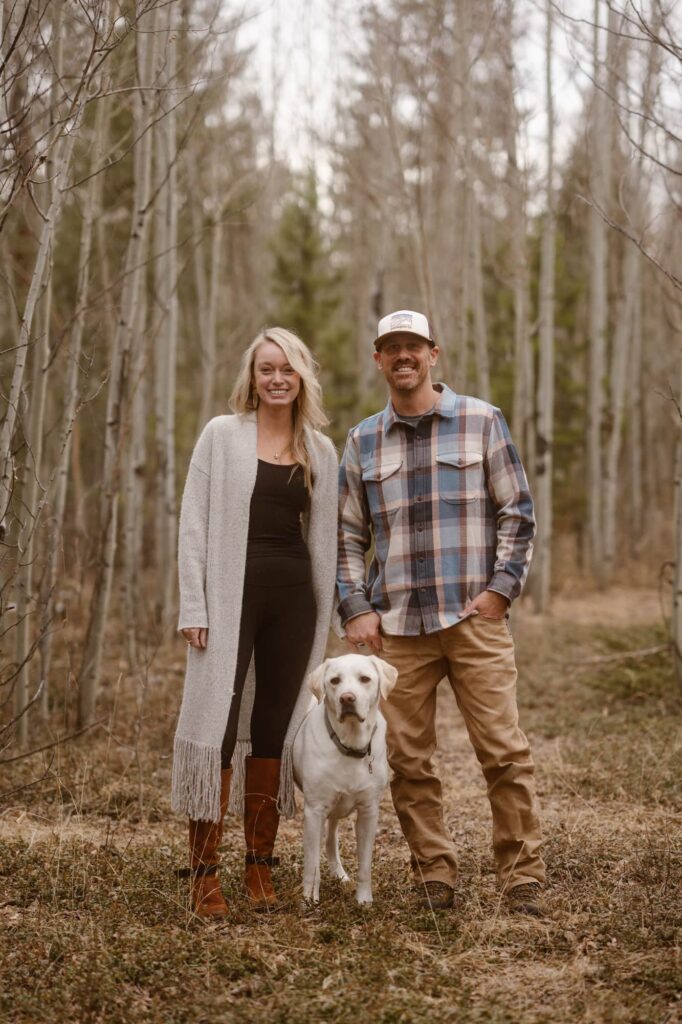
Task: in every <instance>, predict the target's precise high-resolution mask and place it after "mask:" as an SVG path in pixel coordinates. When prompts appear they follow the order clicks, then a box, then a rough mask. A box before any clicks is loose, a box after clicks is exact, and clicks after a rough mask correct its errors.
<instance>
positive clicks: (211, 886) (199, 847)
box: [187, 768, 232, 918]
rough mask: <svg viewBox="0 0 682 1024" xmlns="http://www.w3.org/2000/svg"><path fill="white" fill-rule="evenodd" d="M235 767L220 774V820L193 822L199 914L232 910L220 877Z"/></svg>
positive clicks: (195, 900)
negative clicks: (219, 867) (224, 822)
mask: <svg viewBox="0 0 682 1024" xmlns="http://www.w3.org/2000/svg"><path fill="white" fill-rule="evenodd" d="M231 782H232V769H231V768H223V769H222V771H221V773H220V821H194V820H193V819H192V818H190V821H189V857H190V868H189V870H188V871H187V874H189V875H190V877H191V879H192V883H191V892H192V910H193V911H194V913H195V914H197V916H198V917H206V918H220V917H227V915H228V913H229V911H228V907H227V903H226V902H225V897H224V896H223V891H222V889H221V888H220V881H219V880H218V873H217V872H218V865H219V861H218V848H219V846H220V840H221V839H222V837H223V818H224V817H225V812H226V811H227V802H228V800H229V798H230V784H231Z"/></svg>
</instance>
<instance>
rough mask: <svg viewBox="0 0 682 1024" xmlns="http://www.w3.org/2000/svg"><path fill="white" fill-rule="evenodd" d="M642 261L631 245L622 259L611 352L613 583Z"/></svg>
mask: <svg viewBox="0 0 682 1024" xmlns="http://www.w3.org/2000/svg"><path fill="white" fill-rule="evenodd" d="M640 268H641V257H640V253H639V251H638V250H637V249H636V248H635V246H634V245H632V244H631V243H629V242H628V243H626V247H625V253H624V255H623V281H622V288H621V295H620V301H619V304H618V309H617V312H616V321H615V328H614V332H613V345H612V351H611V374H610V384H611V403H610V413H609V421H610V428H611V433H610V435H609V439H608V443H607V446H606V452H605V459H604V581H605V582H606V583H609V582H611V579H612V577H613V572H614V569H615V559H616V550H617V547H618V540H619V537H618V520H617V515H616V513H617V509H618V495H619V486H618V485H619V464H620V453H621V448H622V442H623V419H624V415H623V414H624V411H625V394H626V388H627V367H628V362H629V357H630V345H631V338H632V326H633V320H634V315H635V306H636V302H637V292H638V290H639V276H640Z"/></svg>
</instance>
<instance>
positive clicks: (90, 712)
mask: <svg viewBox="0 0 682 1024" xmlns="http://www.w3.org/2000/svg"><path fill="white" fill-rule="evenodd" d="M156 19H157V12H156V9H152V10H151V11H150V12H149V13H148V14H147V15H145V16H143V17H142V18H140V20H139V22H138V28H139V31H138V32H136V45H137V67H138V82H139V85H140V89H139V90H138V91H137V93H136V94H135V100H134V103H135V107H134V109H135V117H134V130H135V133H136V137H137V138H139V142H138V143H137V145H136V146H135V149H134V182H135V185H134V199H133V213H132V219H131V227H130V236H129V239H128V244H127V248H126V255H125V260H124V266H123V286H122V293H121V298H120V304H119V316H118V322H117V326H116V333H115V336H114V348H113V351H112V354H111V367H110V373H109V386H108V391H107V411H106V425H105V436H104V460H103V462H104V464H103V469H102V484H101V500H100V510H99V532H98V544H97V556H96V570H95V580H94V586H93V593H92V599H91V605H90V618H89V621H88V627H87V631H86V636H85V645H84V653H83V660H82V663H81V668H80V672H79V676H78V686H79V691H78V719H79V725H80V726H83V725H88V724H89V723H90V722H91V721H92V719H93V717H94V711H95V702H96V698H97V688H98V685H99V676H100V666H101V659H102V650H103V644H104V628H105V624H106V620H107V612H108V608H109V595H110V592H111V582H112V575H113V569H114V556H115V552H116V529H117V522H118V492H119V488H120V463H121V447H122V443H123V427H124V419H125V415H126V411H127V406H128V400H129V369H130V367H129V364H130V354H131V346H132V344H133V343H134V327H135V310H136V306H137V302H138V299H139V294H140V288H141V287H142V285H143V282H144V266H143V264H142V259H141V256H142V252H143V245H144V233H145V225H146V221H147V216H148V211H149V202H150V180H151V161H152V138H153V131H152V122H153V118H154V111H153V110H152V109H151V108H152V101H151V96H152V93H151V91H150V86H151V85H152V82H153V69H154V53H155V44H156Z"/></svg>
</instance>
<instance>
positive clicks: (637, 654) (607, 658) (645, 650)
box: [571, 644, 670, 665]
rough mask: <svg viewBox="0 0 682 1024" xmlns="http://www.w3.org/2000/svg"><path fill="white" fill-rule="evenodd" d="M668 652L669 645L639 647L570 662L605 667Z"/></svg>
mask: <svg viewBox="0 0 682 1024" xmlns="http://www.w3.org/2000/svg"><path fill="white" fill-rule="evenodd" d="M668 650H670V644H656V646H655V647H641V648H640V649H639V650H638V651H621V652H620V653H618V654H597V655H595V656H594V657H593V658H581V659H580V661H573V662H571V664H572V665H606V664H608V662H613V661H627V659H628V658H649V657H651V655H652V654H660V653H661V652H662V651H668Z"/></svg>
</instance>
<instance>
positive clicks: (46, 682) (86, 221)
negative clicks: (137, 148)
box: [39, 99, 107, 713]
mask: <svg viewBox="0 0 682 1024" xmlns="http://www.w3.org/2000/svg"><path fill="white" fill-rule="evenodd" d="M106 112H107V102H106V100H104V99H99V100H98V101H97V108H96V113H95V125H94V132H93V136H92V139H91V140H90V143H91V144H90V153H91V166H90V171H91V176H90V178H89V180H88V182H87V183H86V185H85V195H84V198H83V217H82V222H81V235H80V245H79V251H78V273H77V278H76V293H75V312H74V314H73V317H72V321H71V328H70V331H69V340H68V370H67V375H66V386H65V390H64V410H63V413H62V426H61V431H60V440H59V455H58V462H57V466H56V468H55V473H54V479H53V481H52V482H51V488H50V498H51V503H52V507H51V509H50V522H49V535H48V552H47V565H46V569H45V573H44V575H43V581H42V586H41V606H42V609H41V626H40V642H39V648H40V671H41V682H42V684H43V695H42V700H43V712H44V713H45V712H46V711H47V702H48V700H49V693H50V668H51V663H52V648H53V639H54V631H53V620H54V616H55V587H56V582H57V573H58V567H59V562H60V559H61V557H62V544H63V534H64V517H65V511H66V498H67V492H68V485H69V467H70V465H71V452H72V443H73V434H74V427H75V424H76V416H77V413H78V403H79V399H80V397H81V387H80V374H81V365H80V361H81V352H82V348H83V334H84V330H85V317H86V307H87V302H88V294H89V290H90V279H91V274H92V236H93V222H94V221H95V219H96V218H97V216H98V213H99V212H100V206H101V194H102V175H100V174H95V173H94V171H95V170H96V168H97V167H98V165H99V164H100V162H101V160H102V155H103V153H104V150H105V147H106V143H105V129H106V123H107V122H106V116H107V114H106Z"/></svg>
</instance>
